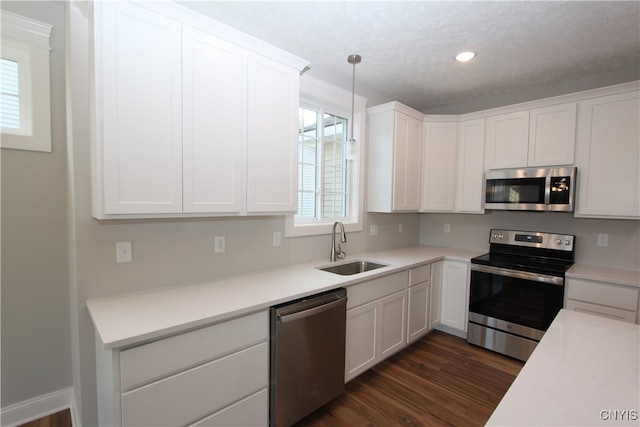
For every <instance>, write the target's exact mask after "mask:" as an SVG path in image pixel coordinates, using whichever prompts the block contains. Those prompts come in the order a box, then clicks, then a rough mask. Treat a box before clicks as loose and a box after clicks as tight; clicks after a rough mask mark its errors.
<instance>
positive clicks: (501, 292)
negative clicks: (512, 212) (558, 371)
mask: <svg viewBox="0 0 640 427" xmlns="http://www.w3.org/2000/svg"><path fill="white" fill-rule="evenodd" d="M489 243H490V249H489V253H488V254H485V255H482V256H479V257H476V258H473V259H471V285H470V291H469V324H468V332H467V341H468V342H469V343H471V344H475V345H478V346H481V347H485V348H488V349H490V350H494V351H496V352H499V353H503V354H506V355H508V356H511V357H514V358H516V359H520V360H527V359H528V358H529V356H530V355H531V353H532V352H533V350H534V349H535V347H536V345H537V344H538V342H539V341H540V339H541V338H542V336H543V335H544V332H545V331H546V330H547V328H548V327H549V325H550V324H551V322H552V321H553V319H554V318H555V316H556V315H557V314H558V312H559V311H560V309H561V308H562V304H563V300H564V278H565V273H566V271H567V270H568V269H569V268H570V267H571V265H573V260H574V247H575V236H573V235H569V234H553V233H543V232H536V231H519V230H500V229H492V230H491V233H490V236H489Z"/></svg>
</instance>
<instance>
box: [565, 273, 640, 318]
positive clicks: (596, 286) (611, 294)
mask: <svg viewBox="0 0 640 427" xmlns="http://www.w3.org/2000/svg"><path fill="white" fill-rule="evenodd" d="M567 299H572V300H578V301H584V302H591V303H594V304H601V305H606V306H609V307H615V308H621V309H623V310H630V311H636V310H637V309H638V289H635V288H631V287H626V286H618V285H611V284H607V283H601V282H592V281H589V280H582V279H573V278H570V279H567Z"/></svg>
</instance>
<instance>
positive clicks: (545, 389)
mask: <svg viewBox="0 0 640 427" xmlns="http://www.w3.org/2000/svg"><path fill="white" fill-rule="evenodd" d="M639 353H640V325H633V324H629V323H624V322H620V321H616V320H611V319H606V318H602V317H597V316H592V315H589V314H584V313H579V312H575V311H569V310H561V311H560V313H559V314H558V316H557V317H556V319H555V320H554V321H553V323H552V324H551V326H550V327H549V329H548V330H547V332H546V333H545V335H544V337H543V338H542V340H541V341H540V343H539V344H538V346H537V347H536V349H535V350H534V352H533V354H532V355H531V357H530V358H529V360H528V361H527V363H526V364H525V365H524V367H523V368H522V371H520V374H518V376H517V377H516V379H515V381H514V382H513V384H512V385H511V387H510V388H509V390H508V391H507V393H506V394H505V396H504V397H503V399H502V401H501V402H500V404H499V405H498V407H497V408H496V410H495V411H494V413H493V414H492V415H491V417H490V418H489V421H488V422H487V425H488V426H523V425H527V426H533V425H536V426H593V425H616V426H621V425H634V426H637V425H638V423H639V422H640V421H639V420H640V407H639V406H640V391H639V390H640V368H639V366H640V356H639Z"/></svg>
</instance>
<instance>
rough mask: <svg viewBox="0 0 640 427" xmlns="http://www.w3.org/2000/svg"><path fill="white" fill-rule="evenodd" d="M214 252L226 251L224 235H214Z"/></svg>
mask: <svg viewBox="0 0 640 427" xmlns="http://www.w3.org/2000/svg"><path fill="white" fill-rule="evenodd" d="M213 240H214V252H215V253H217V254H220V253H222V252H224V251H225V246H226V242H225V238H224V236H215V237H214V239H213Z"/></svg>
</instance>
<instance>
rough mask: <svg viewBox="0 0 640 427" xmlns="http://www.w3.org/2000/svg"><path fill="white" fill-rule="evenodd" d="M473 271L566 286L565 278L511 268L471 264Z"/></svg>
mask: <svg viewBox="0 0 640 427" xmlns="http://www.w3.org/2000/svg"><path fill="white" fill-rule="evenodd" d="M471 271H478V272H480V273H489V274H495V275H497V276H507V277H515V278H516V279H524V280H531V281H534V282H542V283H550V284H552V285H559V286H563V285H564V277H559V276H549V275H547V274H539V273H530V272H528V271H520V270H511V269H509V268H501V267H492V266H489V265H480V264H471Z"/></svg>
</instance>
